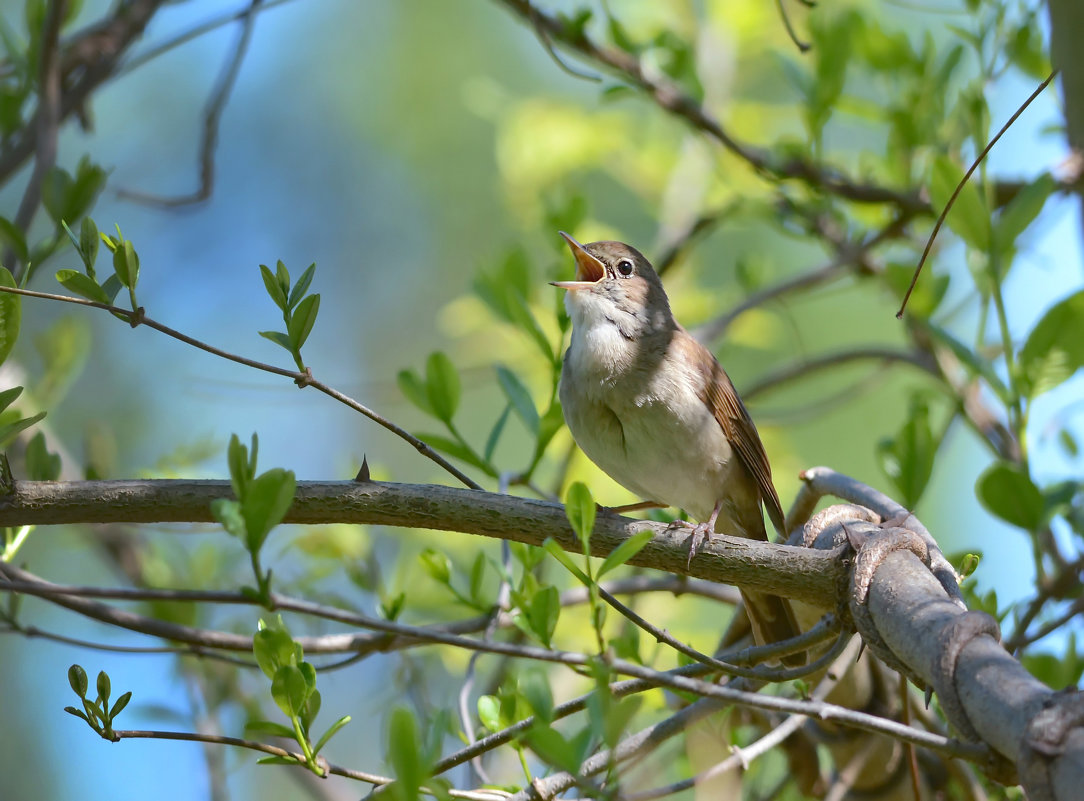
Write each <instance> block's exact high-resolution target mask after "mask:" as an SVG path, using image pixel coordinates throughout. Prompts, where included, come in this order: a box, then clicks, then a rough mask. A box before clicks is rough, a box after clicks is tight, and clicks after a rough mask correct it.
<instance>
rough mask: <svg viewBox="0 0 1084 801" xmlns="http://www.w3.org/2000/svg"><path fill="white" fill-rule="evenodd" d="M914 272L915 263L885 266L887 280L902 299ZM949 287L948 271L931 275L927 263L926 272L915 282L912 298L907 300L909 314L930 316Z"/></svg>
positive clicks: (922, 316) (923, 316)
mask: <svg viewBox="0 0 1084 801" xmlns="http://www.w3.org/2000/svg"><path fill="white" fill-rule="evenodd" d="M914 272H915V265H914V264H899V263H889V264H887V265H886V266H885V273H884V276H885V281H886V282H887V283H888V285H889V286H890V287H891V288H892V291H893V292H895V293H896V297H898V298H899V299H900V300H903V298H904V296H905V295H906V294H907V289H908V287H910V285H911V277H912V276H913V275H914ZM948 287H949V275H948V274H947V273H933V274H932V275H931V271H930V265H928V264H927V265H926V272H924V273H923V275H922V276H921V277H920V278H919V281H918V283H917V284H915V289H914V291H913V292H912V293H911V298H910V300H908V301H907V312H908V314H910V315H912V316H914V317H921V318H928V317H929V316H930V315H932V314H933V313H934V312H935V311H936V310H937V307H938V306H940V305H941V301H942V300H944V298H945V293H946V292H947V291H948Z"/></svg>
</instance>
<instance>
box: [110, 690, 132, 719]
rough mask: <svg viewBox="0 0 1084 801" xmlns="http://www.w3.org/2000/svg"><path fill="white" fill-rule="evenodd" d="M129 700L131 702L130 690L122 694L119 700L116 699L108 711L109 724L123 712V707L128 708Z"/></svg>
mask: <svg viewBox="0 0 1084 801" xmlns="http://www.w3.org/2000/svg"><path fill="white" fill-rule="evenodd" d="M131 700H132V691H131V690H129V691H128V692H126V693H124V695H122V696H121V697H120V698H118V699H117V702H116V703H115V704H113V708H112V709H110V710H109V722H110V723H112V722H113V718H115V717H116V716H117V715H119V714H120V713H121V712H122V711H123V710H124V707H126V706H128V702H129V701H131Z"/></svg>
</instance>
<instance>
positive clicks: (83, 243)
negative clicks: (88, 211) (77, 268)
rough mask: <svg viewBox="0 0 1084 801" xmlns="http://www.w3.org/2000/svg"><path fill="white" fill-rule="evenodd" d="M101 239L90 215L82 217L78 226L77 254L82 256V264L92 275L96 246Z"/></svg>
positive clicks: (96, 253) (91, 275) (99, 243)
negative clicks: (81, 221)
mask: <svg viewBox="0 0 1084 801" xmlns="http://www.w3.org/2000/svg"><path fill="white" fill-rule="evenodd" d="M100 245H101V239H100V238H99V236H98V226H97V225H95V224H94V220H92V219H91V218H90V217H84V218H83V223H82V225H81V226H80V227H79V255H80V256H82V257H83V266H85V267H86V268H87V275H89V276H90V277H91V278H93V277H94V264H95V262H97V260H98V247H99V246H100Z"/></svg>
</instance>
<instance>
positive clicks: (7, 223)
mask: <svg viewBox="0 0 1084 801" xmlns="http://www.w3.org/2000/svg"><path fill="white" fill-rule="evenodd" d="M0 244H3V245H6V246H7V247H9V248H11V252H12V253H14V254H15V257H16V258H17V259H18V260H19V261H21V262H23V263H26V261H27V259H29V257H30V251H29V249H28V248H27V246H26V236H24V235H23V232H22V231H20V230H19V228H18V227H17V226H16V225H15V223H13V222H11V220H9V219H7V218H6V217H0Z"/></svg>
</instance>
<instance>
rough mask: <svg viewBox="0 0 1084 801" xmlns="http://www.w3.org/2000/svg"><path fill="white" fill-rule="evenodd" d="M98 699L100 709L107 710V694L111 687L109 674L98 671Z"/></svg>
mask: <svg viewBox="0 0 1084 801" xmlns="http://www.w3.org/2000/svg"><path fill="white" fill-rule="evenodd" d="M97 689H98V697H99V698H101V699H102V709H108V708H109V693H110V691H111V689H112V688H111V686H110V683H109V674H108V673H106V672H105V671H104V670H100V671H98V687H97Z"/></svg>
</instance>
